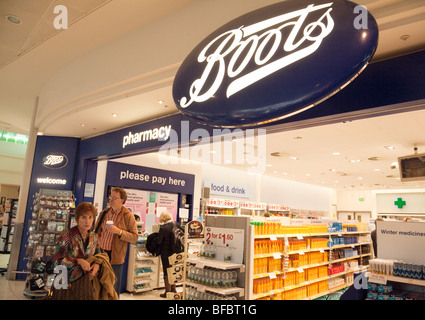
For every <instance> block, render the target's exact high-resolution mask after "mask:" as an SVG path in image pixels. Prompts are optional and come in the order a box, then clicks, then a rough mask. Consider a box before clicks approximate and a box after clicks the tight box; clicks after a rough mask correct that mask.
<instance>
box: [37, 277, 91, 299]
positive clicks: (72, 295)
mask: <svg viewBox="0 0 425 320" xmlns="http://www.w3.org/2000/svg"><path fill="white" fill-rule="evenodd" d="M42 300H95V298H94V288H93V284H92V280H91V279H90V274H89V273H85V274H84V276H82V277H81V278H80V279H78V280H76V281H74V283H71V284H68V288H67V289H56V288H54V287H52V289H51V290H50V292H49V293H48V294H47V296H45V297H44V298H43V299H42Z"/></svg>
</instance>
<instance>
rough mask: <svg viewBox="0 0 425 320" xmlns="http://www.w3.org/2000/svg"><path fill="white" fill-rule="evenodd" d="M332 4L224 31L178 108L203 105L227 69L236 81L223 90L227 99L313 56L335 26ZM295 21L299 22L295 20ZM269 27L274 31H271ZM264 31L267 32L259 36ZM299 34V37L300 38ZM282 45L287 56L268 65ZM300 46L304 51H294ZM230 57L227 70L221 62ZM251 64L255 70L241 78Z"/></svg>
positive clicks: (202, 57)
mask: <svg viewBox="0 0 425 320" xmlns="http://www.w3.org/2000/svg"><path fill="white" fill-rule="evenodd" d="M332 4H333V2H330V3H327V4H323V5H319V6H315V5H313V4H311V5H309V6H308V7H306V8H305V9H301V10H297V11H294V12H291V13H286V14H283V15H280V16H277V17H274V18H270V19H268V20H264V21H262V22H258V23H255V24H253V25H250V26H246V27H240V28H239V29H234V30H230V31H227V32H225V33H223V34H221V35H220V36H218V37H217V38H215V39H214V40H212V41H211V42H210V43H209V44H208V45H207V46H206V47H205V48H204V49H203V50H202V51H201V53H200V54H199V56H198V62H199V63H204V62H206V66H205V69H204V71H203V74H202V76H201V77H200V78H199V79H197V80H195V81H194V82H193V83H192V85H191V87H190V89H189V96H190V99H188V98H187V97H182V98H181V101H180V107H182V108H187V107H189V106H190V105H191V104H192V103H193V102H205V101H207V100H208V99H210V98H211V97H212V96H213V95H214V94H215V93H216V92H217V90H218V89H219V88H220V86H221V84H222V82H223V79H224V77H225V75H226V68H227V76H228V77H229V78H232V79H235V80H233V82H231V83H230V85H229V86H228V88H227V90H226V96H227V98H229V97H230V96H232V95H233V94H235V93H237V92H239V91H241V90H243V89H245V88H247V87H249V86H250V85H252V84H254V83H256V82H257V81H260V80H262V79H264V78H266V77H267V76H269V75H271V74H273V73H274V72H276V71H279V70H281V69H283V68H285V67H287V66H289V65H290V64H292V63H294V62H296V61H299V60H301V59H303V58H305V57H308V56H309V55H311V54H312V53H314V52H315V51H316V50H317V49H318V48H319V47H320V44H321V43H322V41H323V39H324V38H325V37H327V36H328V35H329V34H330V33H331V32H332V30H333V28H334V25H335V23H334V20H333V19H332V17H331V15H330V12H331V11H332V8H329V7H331V6H332ZM327 8H328V9H327ZM325 9H327V10H326V12H324V14H323V15H322V16H321V17H320V18H319V19H318V20H317V21H315V22H312V23H309V24H307V25H306V26H304V23H305V21H306V18H307V16H308V15H309V14H310V13H312V12H315V11H319V10H325ZM296 18H298V19H297V20H294V19H296ZM325 18H326V19H325ZM324 20H326V21H324ZM272 26H277V27H276V28H275V29H270V28H271V27H272ZM286 27H292V30H291V32H290V33H289V36H288V37H287V38H286V39H284V38H283V36H282V31H283V29H284V28H286ZM263 30H267V31H265V32H264V33H262V34H259V33H260V32H261V31H263ZM319 31H320V32H319ZM299 34H301V35H302V37H301V38H300V37H299ZM295 39H298V40H297V41H296V40H295ZM282 41H284V44H283V51H282V53H285V52H286V53H289V54H286V55H283V56H281V57H280V58H278V59H273V61H270V60H271V58H272V57H274V56H276V53H278V49H279V48H282ZM305 43H307V44H308V46H306V44H305ZM301 45H303V48H302V49H300V50H298V51H296V50H297V49H298V48H299V47H300V46H301ZM212 46H214V47H215V48H216V49H215V51H214V52H210V48H211V47H212ZM266 47H270V49H269V51H268V52H265V48H266ZM244 52H247V53H246V55H245V56H241V55H242V53H244ZM231 54H233V56H231V57H230V60H229V64H228V66H226V62H225V59H224V58H225V57H226V56H228V55H231ZM252 60H253V61H254V62H255V64H256V65H257V67H258V68H257V69H256V70H254V71H251V72H249V73H247V74H244V75H242V73H243V71H244V70H245V68H246V67H247V65H248V64H249V63H250V62H251V61H252ZM237 63H239V65H237ZM213 72H214V73H215V74H213ZM209 79H213V80H211V81H210V82H212V84H211V86H210V87H209V88H205V86H206V83H207V80H209Z"/></svg>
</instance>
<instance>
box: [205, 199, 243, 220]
mask: <svg viewBox="0 0 425 320" xmlns="http://www.w3.org/2000/svg"><path fill="white" fill-rule="evenodd" d="M206 214H208V215H210V214H216V215H233V216H236V215H238V214H239V201H237V200H222V199H208V200H207V201H206Z"/></svg>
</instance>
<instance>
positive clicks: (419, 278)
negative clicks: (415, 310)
mask: <svg viewBox="0 0 425 320" xmlns="http://www.w3.org/2000/svg"><path fill="white" fill-rule="evenodd" d="M424 234H425V224H424V223H422V222H401V221H398V222H395V221H377V253H378V257H377V258H376V259H374V260H371V268H370V272H369V273H367V277H368V282H369V285H368V294H367V297H368V299H371V300H424V299H425V276H424V274H425V273H424V270H425V256H424V255H423V254H422V252H423V247H424V245H425V241H424V237H423V235H424Z"/></svg>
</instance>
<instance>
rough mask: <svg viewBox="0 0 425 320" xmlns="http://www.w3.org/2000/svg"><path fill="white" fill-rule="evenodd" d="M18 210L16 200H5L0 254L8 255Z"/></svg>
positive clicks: (0, 236)
mask: <svg viewBox="0 0 425 320" xmlns="http://www.w3.org/2000/svg"><path fill="white" fill-rule="evenodd" d="M17 210H18V199H12V198H8V199H6V205H5V213H4V220H3V227H2V229H1V234H0V252H1V253H10V249H11V247H12V240H13V234H14V230H15V218H16V212H17Z"/></svg>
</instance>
